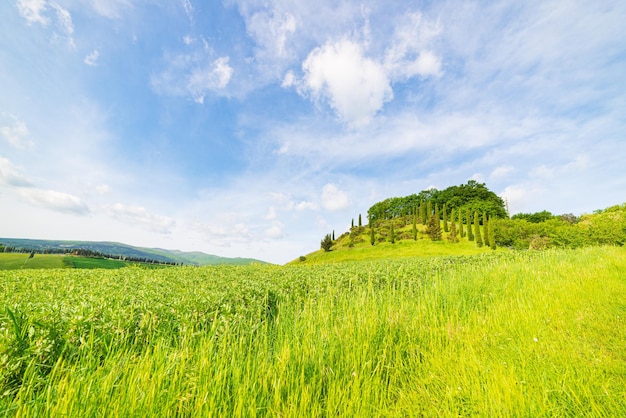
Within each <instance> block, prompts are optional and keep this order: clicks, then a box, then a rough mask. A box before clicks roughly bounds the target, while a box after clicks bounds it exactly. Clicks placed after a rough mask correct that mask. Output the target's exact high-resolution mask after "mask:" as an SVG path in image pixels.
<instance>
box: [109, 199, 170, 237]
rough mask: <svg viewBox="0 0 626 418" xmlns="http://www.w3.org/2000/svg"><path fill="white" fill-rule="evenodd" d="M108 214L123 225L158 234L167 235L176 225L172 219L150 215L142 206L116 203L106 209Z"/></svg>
mask: <svg viewBox="0 0 626 418" xmlns="http://www.w3.org/2000/svg"><path fill="white" fill-rule="evenodd" d="M108 212H109V214H110V215H111V216H112V217H114V218H115V219H118V220H120V221H122V222H124V223H127V224H130V225H137V226H139V227H141V228H145V229H148V230H150V231H154V232H157V233H159V234H169V233H170V232H171V231H172V228H173V227H174V226H175V224H176V221H175V220H174V219H172V218H170V217H168V216H162V215H157V214H155V213H152V212H150V211H148V210H147V209H146V208H144V207H143V206H128V205H125V204H122V203H116V204H114V205H112V206H110V207H109V208H108Z"/></svg>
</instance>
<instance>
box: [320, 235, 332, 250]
mask: <svg viewBox="0 0 626 418" xmlns="http://www.w3.org/2000/svg"><path fill="white" fill-rule="evenodd" d="M320 246H321V247H322V250H324V251H326V252H328V251H330V248H331V247H332V246H333V238H332V237H331V236H330V234H326V236H325V237H324V239H323V240H322V241H321V242H320Z"/></svg>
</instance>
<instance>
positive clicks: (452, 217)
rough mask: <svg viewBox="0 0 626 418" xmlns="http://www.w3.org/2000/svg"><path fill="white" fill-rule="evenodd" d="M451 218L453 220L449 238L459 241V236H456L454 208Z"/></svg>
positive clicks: (451, 240)
mask: <svg viewBox="0 0 626 418" xmlns="http://www.w3.org/2000/svg"><path fill="white" fill-rule="evenodd" d="M444 207H445V206H444ZM444 213H445V212H444ZM450 219H451V220H452V222H451V223H450V233H449V234H448V240H449V241H450V242H459V238H458V237H457V236H456V222H455V220H454V209H452V211H451V213H450Z"/></svg>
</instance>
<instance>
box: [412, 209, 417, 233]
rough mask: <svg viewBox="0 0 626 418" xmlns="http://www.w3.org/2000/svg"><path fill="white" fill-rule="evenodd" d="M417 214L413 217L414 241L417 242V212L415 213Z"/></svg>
mask: <svg viewBox="0 0 626 418" xmlns="http://www.w3.org/2000/svg"><path fill="white" fill-rule="evenodd" d="M415 212H416V213H415V214H414V215H413V225H412V226H413V229H412V232H413V241H417V210H416V211H415Z"/></svg>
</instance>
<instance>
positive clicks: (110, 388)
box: [0, 248, 626, 417]
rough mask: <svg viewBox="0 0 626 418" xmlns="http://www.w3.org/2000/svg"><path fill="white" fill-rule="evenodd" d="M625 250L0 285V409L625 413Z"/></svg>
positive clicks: (69, 276)
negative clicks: (0, 363) (0, 297)
mask: <svg viewBox="0 0 626 418" xmlns="http://www.w3.org/2000/svg"><path fill="white" fill-rule="evenodd" d="M625 255H626V252H625V251H624V250H623V249H619V248H587V249H580V250H555V251H546V252H524V253H515V252H511V253H496V254H489V255H482V256H472V257H456V258H438V259H431V260H428V259H406V260H393V261H384V262H358V263H354V262H353V263H348V264H334V265H327V266H299V267H283V268H277V267H268V266H254V267H236V268H235V267H217V268H216V267H211V268H199V269H196V268H173V269H165V270H152V271H149V270H142V269H136V268H128V269H122V270H116V271H104V270H101V271H97V270H96V271H79V272H76V271H68V270H64V271H61V270H59V271H42V272H39V273H34V272H32V271H31V272H29V273H28V274H27V273H23V272H11V273H8V272H7V273H0V291H1V292H0V294H1V295H3V296H2V298H3V300H1V301H0V302H1V303H2V306H4V307H5V309H4V311H5V314H4V316H3V317H2V319H1V320H0V323H1V325H0V329H1V332H0V356H1V358H2V362H3V364H2V366H3V367H2V372H1V373H2V375H0V379H1V380H0V382H1V384H2V386H1V387H0V396H1V398H0V413H4V414H5V415H9V416H13V415H14V416H86V417H89V416H403V417H404V416H409V417H411V416H459V415H461V416H529V417H541V416H598V417H601V416H624V415H626V345H625V344H624V341H626V335H625V334H626V331H625V330H626V327H625V325H626V323H625V322H626V274H625V273H626V257H625ZM20 338H21V339H20ZM10 373H12V374H10Z"/></svg>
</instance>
